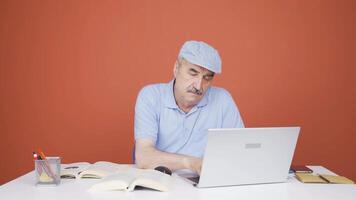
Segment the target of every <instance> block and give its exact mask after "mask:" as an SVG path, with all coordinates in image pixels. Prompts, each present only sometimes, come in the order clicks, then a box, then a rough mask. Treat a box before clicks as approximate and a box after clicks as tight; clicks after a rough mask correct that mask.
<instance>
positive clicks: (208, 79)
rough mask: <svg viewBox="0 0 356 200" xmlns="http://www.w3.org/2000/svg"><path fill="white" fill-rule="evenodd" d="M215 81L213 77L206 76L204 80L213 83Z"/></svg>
mask: <svg viewBox="0 0 356 200" xmlns="http://www.w3.org/2000/svg"><path fill="white" fill-rule="evenodd" d="M212 79H213V76H204V80H206V81H211V80H212Z"/></svg>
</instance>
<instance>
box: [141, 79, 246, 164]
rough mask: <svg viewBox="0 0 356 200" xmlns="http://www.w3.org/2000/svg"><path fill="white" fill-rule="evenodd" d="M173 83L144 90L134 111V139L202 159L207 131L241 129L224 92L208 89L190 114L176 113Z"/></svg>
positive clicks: (239, 118)
mask: <svg viewBox="0 0 356 200" xmlns="http://www.w3.org/2000/svg"><path fill="white" fill-rule="evenodd" d="M173 83H174V81H173V80H172V81H170V82H169V83H165V84H164V83H162V84H153V85H148V86H145V87H144V88H143V89H142V90H141V91H140V93H139V95H138V97H137V101H136V107H135V139H136V140H137V139H140V138H145V139H151V140H152V141H154V143H155V144H156V148H157V149H158V150H161V151H165V152H170V153H178V154H184V155H190V156H195V157H202V156H203V155H204V149H205V146H206V142H207V130H208V129H209V128H243V127H244V124H243V121H242V119H241V116H240V113H239V110H238V108H237V107H236V104H235V102H234V100H233V98H232V97H231V95H230V93H229V92H228V91H226V90H225V89H222V88H218V87H210V88H209V89H208V91H206V93H205V95H204V97H203V98H202V99H201V100H200V102H199V103H198V104H197V105H196V106H194V107H193V108H192V109H191V110H190V111H189V113H184V112H183V111H182V110H181V109H179V107H178V105H177V104H176V101H175V99H174V94H173Z"/></svg>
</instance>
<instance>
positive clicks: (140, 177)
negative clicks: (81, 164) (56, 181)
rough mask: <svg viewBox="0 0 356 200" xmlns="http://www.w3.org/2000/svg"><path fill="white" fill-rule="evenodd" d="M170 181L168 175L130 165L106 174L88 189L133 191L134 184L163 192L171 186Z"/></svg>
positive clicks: (170, 178)
mask: <svg viewBox="0 0 356 200" xmlns="http://www.w3.org/2000/svg"><path fill="white" fill-rule="evenodd" d="M172 181H173V178H172V177H171V176H170V175H167V174H164V173H162V172H159V171H156V170H152V169H137V168H134V167H132V168H128V169H126V170H122V171H120V172H117V173H115V174H112V175H109V176H107V177H106V178H104V179H103V180H102V181H101V182H99V183H97V184H95V185H93V186H92V187H91V188H90V189H89V191H90V192H101V191H113V190H123V191H133V190H134V189H135V187H136V186H139V187H144V188H149V189H153V190H158V191H162V192H165V191H168V190H169V189H170V188H171V187H172Z"/></svg>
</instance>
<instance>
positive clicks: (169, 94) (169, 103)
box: [164, 79, 210, 109]
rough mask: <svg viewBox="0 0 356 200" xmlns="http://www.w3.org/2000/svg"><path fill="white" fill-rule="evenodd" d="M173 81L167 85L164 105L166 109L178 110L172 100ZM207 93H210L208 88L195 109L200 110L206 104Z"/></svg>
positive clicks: (207, 99)
mask: <svg viewBox="0 0 356 200" xmlns="http://www.w3.org/2000/svg"><path fill="white" fill-rule="evenodd" d="M174 81H175V80H174V79H173V80H171V81H170V82H169V83H167V86H166V91H165V96H166V98H164V105H165V106H166V107H168V108H173V109H179V107H178V105H177V103H176V100H175V98H174V92H173V87H174ZM209 92H210V88H209V89H208V91H206V93H205V94H204V96H203V98H202V99H201V100H200V101H199V103H198V104H197V105H196V106H195V107H198V108H200V107H204V106H206V105H207V104H208V102H209Z"/></svg>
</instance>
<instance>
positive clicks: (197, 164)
mask: <svg viewBox="0 0 356 200" xmlns="http://www.w3.org/2000/svg"><path fill="white" fill-rule="evenodd" d="M183 162H184V165H185V166H186V167H185V168H187V169H190V170H193V171H195V172H196V173H198V174H199V175H200V171H201V164H202V159H201V158H197V157H192V156H187V157H185V158H184V159H183Z"/></svg>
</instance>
